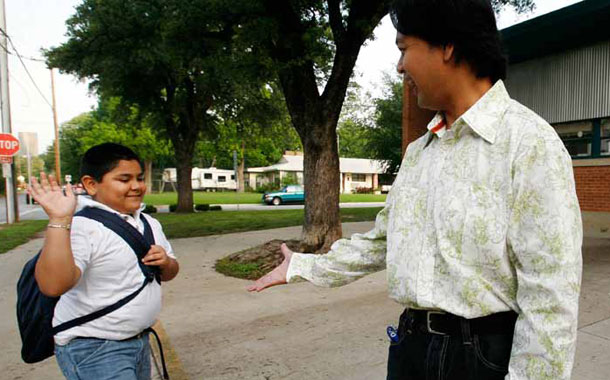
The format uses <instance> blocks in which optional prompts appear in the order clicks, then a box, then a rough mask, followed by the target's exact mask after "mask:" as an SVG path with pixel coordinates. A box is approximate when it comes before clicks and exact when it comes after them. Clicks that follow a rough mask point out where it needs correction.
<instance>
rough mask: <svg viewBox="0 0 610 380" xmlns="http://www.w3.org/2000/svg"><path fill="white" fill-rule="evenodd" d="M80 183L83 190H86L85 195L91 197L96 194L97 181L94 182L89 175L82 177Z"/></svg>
mask: <svg viewBox="0 0 610 380" xmlns="http://www.w3.org/2000/svg"><path fill="white" fill-rule="evenodd" d="M80 181H81V183H82V184H83V187H84V188H85V190H87V194H89V195H91V196H94V195H95V194H97V181H96V180H95V178H93V177H91V176H90V175H84V176H83V177H82V178H81V179H80Z"/></svg>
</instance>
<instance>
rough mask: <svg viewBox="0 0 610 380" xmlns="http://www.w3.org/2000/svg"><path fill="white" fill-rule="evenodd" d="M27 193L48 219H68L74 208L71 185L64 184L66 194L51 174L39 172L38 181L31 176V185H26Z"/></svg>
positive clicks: (74, 199) (74, 202)
mask: <svg viewBox="0 0 610 380" xmlns="http://www.w3.org/2000/svg"><path fill="white" fill-rule="evenodd" d="M28 193H29V194H30V196H32V197H33V198H34V199H35V200H36V202H38V203H39V204H40V206H42V208H43V209H44V212H45V213H46V214H47V215H48V216H49V220H50V221H61V222H65V221H69V220H70V219H71V218H72V216H73V215H74V210H76V196H75V195H74V193H73V192H72V186H70V184H67V185H66V194H65V195H64V192H63V190H62V189H61V187H60V186H59V184H58V183H57V181H56V180H55V177H54V176H53V175H49V176H48V178H47V175H46V174H45V173H42V172H41V173H40V182H38V180H37V179H36V177H34V178H32V185H31V186H28Z"/></svg>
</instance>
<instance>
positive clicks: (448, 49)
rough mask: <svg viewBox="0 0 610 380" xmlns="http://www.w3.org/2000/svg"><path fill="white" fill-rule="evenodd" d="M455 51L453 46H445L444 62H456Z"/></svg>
mask: <svg viewBox="0 0 610 380" xmlns="http://www.w3.org/2000/svg"><path fill="white" fill-rule="evenodd" d="M454 51H455V46H454V45H453V44H447V45H444V46H443V61H445V62H449V61H453V60H454V58H455V57H454V56H453V53H454Z"/></svg>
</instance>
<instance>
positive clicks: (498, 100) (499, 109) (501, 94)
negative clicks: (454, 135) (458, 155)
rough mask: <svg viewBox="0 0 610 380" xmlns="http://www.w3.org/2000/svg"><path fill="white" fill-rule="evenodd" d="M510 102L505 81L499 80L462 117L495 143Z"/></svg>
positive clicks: (479, 133)
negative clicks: (501, 120)
mask: <svg viewBox="0 0 610 380" xmlns="http://www.w3.org/2000/svg"><path fill="white" fill-rule="evenodd" d="M509 102H510V96H509V95H508V92H507V91H506V87H504V82H503V81H502V80H498V81H497V82H496V83H495V84H494V85H493V86H492V87H491V88H490V89H489V90H488V91H487V92H486V93H485V95H483V97H481V99H479V100H478V101H477V102H476V103H475V104H474V105H473V106H472V107H470V108H469V109H468V111H466V112H465V113H464V114H463V115H462V116H460V119H462V120H463V121H464V122H465V123H466V124H467V125H468V126H469V127H470V128H472V130H473V131H474V132H475V133H476V134H478V135H479V136H481V137H482V138H483V139H484V140H485V141H487V142H489V143H490V144H493V143H494V141H495V140H496V133H497V132H498V126H499V125H500V123H499V121H500V119H501V118H502V117H503V116H504V113H505V112H506V109H507V108H508V106H509Z"/></svg>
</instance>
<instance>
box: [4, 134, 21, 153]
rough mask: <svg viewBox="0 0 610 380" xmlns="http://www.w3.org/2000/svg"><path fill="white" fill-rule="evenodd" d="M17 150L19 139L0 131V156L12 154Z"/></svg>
mask: <svg viewBox="0 0 610 380" xmlns="http://www.w3.org/2000/svg"><path fill="white" fill-rule="evenodd" d="M17 152H19V140H17V139H16V138H15V136H13V135H10V134H8V133H0V156H13V155H15V154H17Z"/></svg>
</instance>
